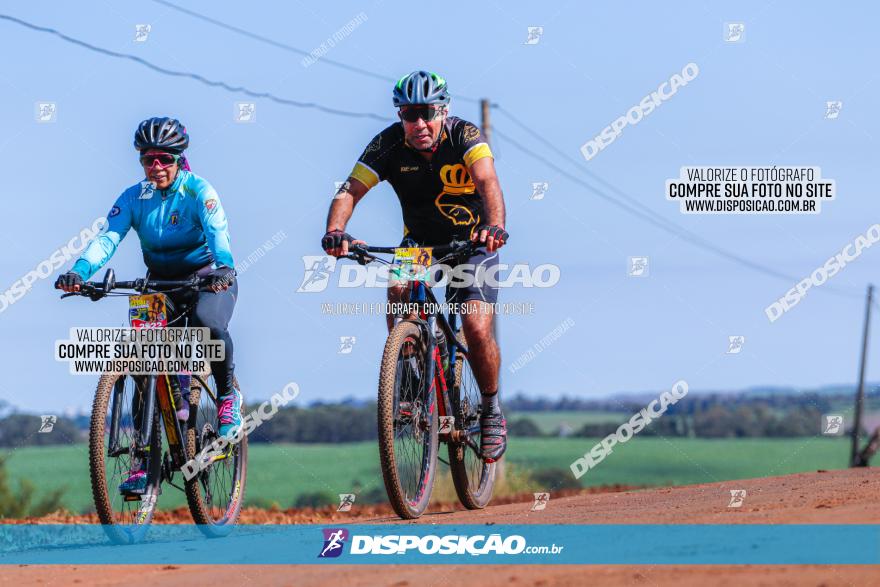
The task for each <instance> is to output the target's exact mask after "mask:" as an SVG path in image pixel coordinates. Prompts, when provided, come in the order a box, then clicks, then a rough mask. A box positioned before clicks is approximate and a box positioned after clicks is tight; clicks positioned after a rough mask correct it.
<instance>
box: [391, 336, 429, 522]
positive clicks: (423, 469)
mask: <svg viewBox="0 0 880 587" xmlns="http://www.w3.org/2000/svg"><path fill="white" fill-rule="evenodd" d="M427 364H428V357H427V349H426V345H425V341H424V340H423V336H422V331H421V330H420V329H419V327H418V325H416V324H415V323H413V322H407V321H403V322H400V323H398V324H397V326H395V327H394V329H393V330H392V331H391V334H390V335H389V336H388V341H387V342H386V343H385V351H384V352H383V354H382V366H381V369H380V371H379V399H378V415H379V456H380V459H381V464H382V477H383V479H384V481H385V490H386V492H387V493H388V499H389V501H390V502H391V507H393V508H394V511H395V512H396V513H397V515H398V516H400V517H401V518H404V519H414V518H418V517H419V516H421V515H422V513H423V512H424V511H425V509H426V508H427V507H428V502H429V501H430V499H431V492H432V490H433V487H434V475H435V471H436V468H437V450H438V419H437V405H436V404H437V402H436V395H435V393H434V391H433V389H432V388H431V385H430V382H428V381H426V380H425V375H426V371H427Z"/></svg>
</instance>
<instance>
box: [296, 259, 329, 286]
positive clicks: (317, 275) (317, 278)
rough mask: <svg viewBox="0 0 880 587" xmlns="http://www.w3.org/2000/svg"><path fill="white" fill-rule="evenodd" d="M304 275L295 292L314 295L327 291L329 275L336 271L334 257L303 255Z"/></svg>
mask: <svg viewBox="0 0 880 587" xmlns="http://www.w3.org/2000/svg"><path fill="white" fill-rule="evenodd" d="M302 260H303V265H304V267H305V275H303V280H302V283H301V284H300V286H299V288H298V289H297V290H296V291H297V292H298V293H315V292H319V291H324V290H325V289H327V283H328V282H329V281H330V274H331V273H332V272H333V270H334V269H336V257H330V256H329V255H321V256H318V255H303V258H302Z"/></svg>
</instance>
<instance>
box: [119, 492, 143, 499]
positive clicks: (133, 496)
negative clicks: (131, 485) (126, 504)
mask: <svg viewBox="0 0 880 587" xmlns="http://www.w3.org/2000/svg"><path fill="white" fill-rule="evenodd" d="M141 495H143V494H138V493H123V494H122V500H123V501H141Z"/></svg>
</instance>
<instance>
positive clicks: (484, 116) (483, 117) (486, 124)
mask: <svg viewBox="0 0 880 587" xmlns="http://www.w3.org/2000/svg"><path fill="white" fill-rule="evenodd" d="M489 112H490V111H489V99H488V98H482V99H481V100H480V126H482V127H483V136H484V137H486V143H487V144H488V145H489V147H490V148H491V147H492V123H491V121H490V120H489ZM492 337H493V338H495V342H496V344H497V343H498V316H495V315H494V314H493V315H492ZM498 389H499V390H500V389H501V369H499V370H498Z"/></svg>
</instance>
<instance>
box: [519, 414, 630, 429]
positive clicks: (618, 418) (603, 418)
mask: <svg viewBox="0 0 880 587" xmlns="http://www.w3.org/2000/svg"><path fill="white" fill-rule="evenodd" d="M631 415H632V414H629V413H624V412H588V411H570V412H569V411H554V412H550V411H548V412H513V413H511V414H510V416H509V418H510V421H511V422H514V421H516V420H520V419H529V420H531V421H532V422H534V423H535V424H537V426H538V428H540V429H541V432H542V433H544V434H555V433H556V432H557V431H558V430H559V426H560V425H561V424H563V423H565V424H568V425H569V426H570V427H571V428H572V430H573V431H574V432H577V431H578V430H580V429H581V428H582V427H583V426H584V424H601V423H603V422H616V423H618V424H619V423H621V422H625V421H627V420H629V418H630V416H631Z"/></svg>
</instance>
